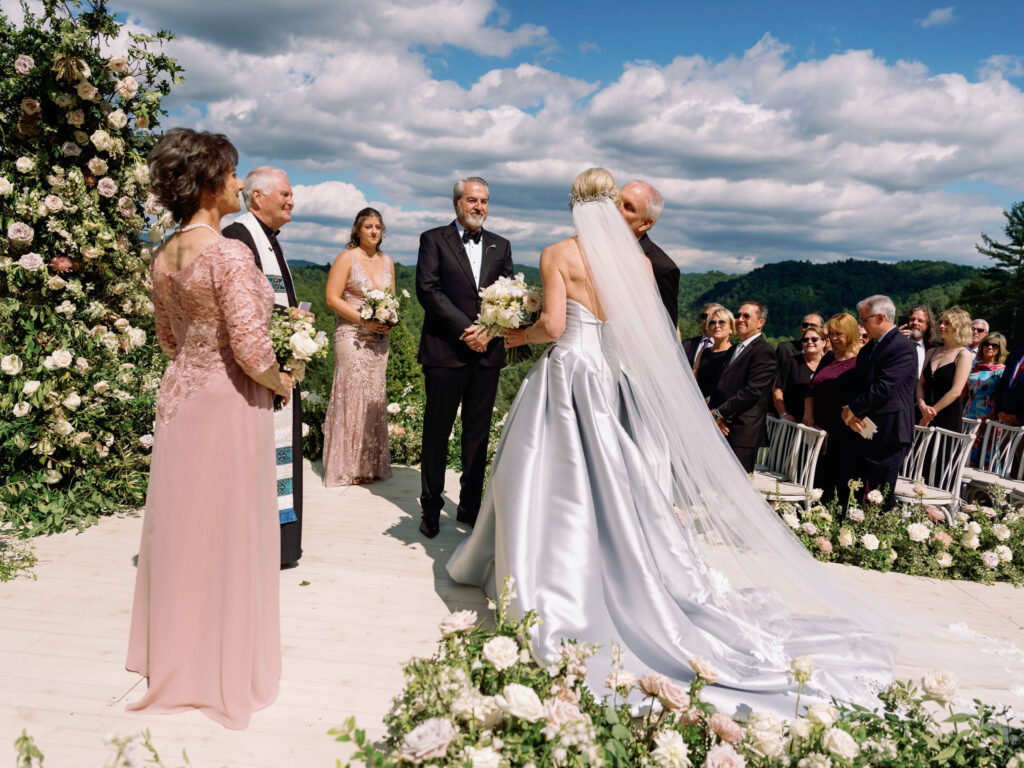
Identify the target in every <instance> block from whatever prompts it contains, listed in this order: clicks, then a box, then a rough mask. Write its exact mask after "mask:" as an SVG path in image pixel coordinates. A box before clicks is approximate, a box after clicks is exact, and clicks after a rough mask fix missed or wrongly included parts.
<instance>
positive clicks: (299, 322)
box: [270, 307, 327, 384]
mask: <svg viewBox="0 0 1024 768" xmlns="http://www.w3.org/2000/svg"><path fill="white" fill-rule="evenodd" d="M270 341H271V343H272V344H273V345H274V356H275V357H276V358H277V364H278V365H279V366H280V367H281V370H284V371H287V372H288V373H290V374H291V375H292V378H293V379H294V380H295V383H296V384H298V383H299V382H300V381H302V380H303V379H304V378H305V377H306V363H308V362H309V361H310V360H317V359H320V358H323V357H326V355H327V334H326V333H324V332H323V331H318V330H316V328H314V327H313V318H312V316H310V315H303V314H301V313H300V312H299V310H297V309H295V307H288V309H286V310H285V311H284V312H278V311H275V312H274V313H273V314H271V316H270Z"/></svg>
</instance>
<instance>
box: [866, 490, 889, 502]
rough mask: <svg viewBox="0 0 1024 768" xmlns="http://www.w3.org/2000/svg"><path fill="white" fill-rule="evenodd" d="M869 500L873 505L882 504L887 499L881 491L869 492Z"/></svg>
mask: <svg viewBox="0 0 1024 768" xmlns="http://www.w3.org/2000/svg"><path fill="white" fill-rule="evenodd" d="M867 500H868V501H870V502H871V503H872V504H881V503H882V502H883V501H884V500H885V497H884V496H883V495H882V492H881V491H878V490H875V491H868V495H867Z"/></svg>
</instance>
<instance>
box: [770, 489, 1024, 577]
mask: <svg viewBox="0 0 1024 768" xmlns="http://www.w3.org/2000/svg"><path fill="white" fill-rule="evenodd" d="M852 485H853V486H854V487H856V486H857V483H856V482H854V483H853V484H852ZM918 488H919V491H920V492H919V494H918V496H919V498H920V499H923V498H924V486H923V485H919V486H918ZM815 495H818V496H819V497H820V492H816V494H815ZM815 501H817V499H815ZM882 501H883V499H882V494H881V493H879V492H878V491H872V492H871V493H869V494H868V495H867V498H866V499H865V501H864V502H863V503H861V504H856V503H854V502H853V501H852V500H851V502H850V504H849V506H848V507H847V508H846V510H845V511H844V510H843V508H842V506H841V505H838V504H834V503H833V504H829V505H822V504H814V505H813V506H811V508H810V509H809V510H804V508H803V507H802V506H795V505H793V504H789V503H786V502H780V501H776V502H773V506H775V508H776V510H777V511H778V513H779V514H780V515H781V516H782V519H783V520H784V521H785V522H786V524H787V525H789V527H790V528H792V529H793V531H794V532H795V533H796V535H797V536H799V537H800V540H801V541H802V542H803V543H804V545H805V546H806V547H807V549H808V550H809V551H810V552H811V553H812V554H813V555H814V556H815V557H816V558H818V559H819V560H823V561H826V562H836V563H844V564H847V565H856V566H858V567H861V568H872V569H875V570H880V571H890V570H895V571H899V572H901V573H907V574H911V575H913V576H930V577H933V578H940V579H964V580H970V581H979V582H983V583H986V584H991V583H993V582H995V581H1008V582H1011V583H1013V584H1017V585H1020V584H1024V510H1022V509H1021V508H1020V507H1015V506H1014V505H1012V504H1010V503H1008V502H1007V500H1006V497H1005V495H1003V494H1002V493H1000V492H999V491H998V490H995V491H993V492H992V504H991V506H979V505H976V504H963V505H961V506H960V509H959V510H958V512H957V514H956V516H955V519H954V520H953V522H952V524H949V523H948V522H947V518H946V513H945V512H944V511H943V510H942V509H940V508H938V507H935V506H932V505H929V504H926V503H924V501H923V500H919V501H917V502H915V503H913V504H901V505H897V506H894V507H892V508H889V509H884V508H883V507H882Z"/></svg>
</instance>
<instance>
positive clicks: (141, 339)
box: [127, 328, 146, 349]
mask: <svg viewBox="0 0 1024 768" xmlns="http://www.w3.org/2000/svg"><path fill="white" fill-rule="evenodd" d="M127 335H128V344H129V346H131V348H132V349H138V348H139V347H141V346H143V345H144V344H145V343H146V332H145V331H144V330H142V329H141V328H129V329H128V334H127Z"/></svg>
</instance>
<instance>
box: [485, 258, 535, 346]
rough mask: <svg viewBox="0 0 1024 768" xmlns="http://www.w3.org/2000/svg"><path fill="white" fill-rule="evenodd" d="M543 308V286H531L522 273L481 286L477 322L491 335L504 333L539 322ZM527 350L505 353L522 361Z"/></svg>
mask: <svg viewBox="0 0 1024 768" xmlns="http://www.w3.org/2000/svg"><path fill="white" fill-rule="evenodd" d="M540 310H541V289H540V288H539V287H538V286H534V285H528V284H527V282H526V280H525V279H524V277H523V273H522V272H519V273H517V274H516V275H515V277H504V276H502V277H499V278H498V279H497V280H495V281H494V282H493V283H491V284H490V285H488V286H487V287H486V288H481V289H480V314H479V315H477V318H476V323H477V324H478V325H480V326H482V327H483V328H484V329H485V330H486V331H487V332H488V333H489V334H490V335H491V336H504V335H505V333H506V331H509V330H512V329H514V328H528V327H530V326H531V325H533V324H534V323H535V322H537V318H538V317H540ZM524 354H526V353H525V351H524V350H522V349H521V348H519V347H517V348H515V349H510V350H509V351H508V353H507V355H506V357H507V359H508V361H509V362H511V363H515V362H519V361H520V360H521V359H522V357H523V355H524Z"/></svg>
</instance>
